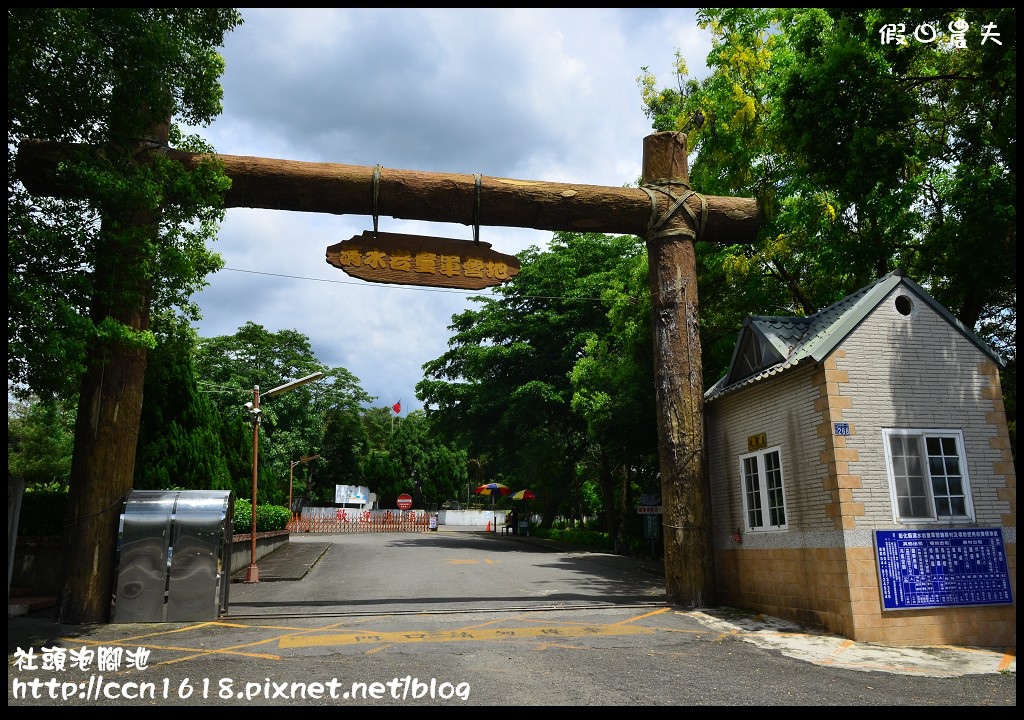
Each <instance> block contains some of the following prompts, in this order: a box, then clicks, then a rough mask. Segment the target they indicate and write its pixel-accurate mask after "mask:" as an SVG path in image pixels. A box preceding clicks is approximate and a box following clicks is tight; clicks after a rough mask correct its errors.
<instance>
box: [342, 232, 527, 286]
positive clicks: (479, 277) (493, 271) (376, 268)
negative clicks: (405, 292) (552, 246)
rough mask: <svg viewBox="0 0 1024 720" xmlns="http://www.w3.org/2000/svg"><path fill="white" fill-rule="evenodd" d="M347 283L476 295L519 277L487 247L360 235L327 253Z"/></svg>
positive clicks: (508, 260) (514, 263) (507, 258)
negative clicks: (440, 289) (443, 289)
mask: <svg viewBox="0 0 1024 720" xmlns="http://www.w3.org/2000/svg"><path fill="white" fill-rule="evenodd" d="M327 262H328V263H330V264H331V265H334V266H335V267H338V268H341V269H342V270H344V271H345V272H346V273H348V274H349V275H351V276H352V277H357V278H360V279H362V280H369V281H370V282H382V283H392V284H398V285H428V286H431V287H446V288H458V289H464V290H480V289H481V288H485V287H490V286H491V285H499V284H501V283H503V282H505V281H506V280H509V279H510V278H512V277H514V276H515V275H518V274H519V260H517V259H516V258H515V257H513V256H512V255H503V254H501V253H499V252H497V251H495V250H491V246H490V243H485V242H473V241H469V240H453V239H451V238H440V237H425V236H423V235H399V234H396V233H374V232H371V231H366V232H364V233H363V234H362V235H356V236H354V237H352V238H351V239H349V240H345V241H343V242H340V243H337V244H336V245H331V246H330V247H328V248H327Z"/></svg>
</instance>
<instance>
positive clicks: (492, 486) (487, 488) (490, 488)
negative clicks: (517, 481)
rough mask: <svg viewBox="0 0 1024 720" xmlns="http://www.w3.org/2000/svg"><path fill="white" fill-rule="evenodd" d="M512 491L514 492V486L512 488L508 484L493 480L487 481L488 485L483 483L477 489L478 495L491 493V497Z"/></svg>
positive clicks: (504, 494)
mask: <svg viewBox="0 0 1024 720" xmlns="http://www.w3.org/2000/svg"><path fill="white" fill-rule="evenodd" d="M510 492H512V488H510V487H509V486H508V485H502V484H501V483H493V482H492V483H487V484H486V485H481V486H480V487H478V488H477V489H476V494H477V495H490V496H491V497H494V496H495V495H501V496H502V497H504V496H506V495H508V494H509V493H510Z"/></svg>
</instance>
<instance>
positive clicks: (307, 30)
mask: <svg viewBox="0 0 1024 720" xmlns="http://www.w3.org/2000/svg"><path fill="white" fill-rule="evenodd" d="M241 13H242V17H243V20H244V23H243V24H242V25H241V26H240V27H239V28H238V29H236V30H235V31H234V32H233V33H231V34H230V35H229V36H228V37H227V39H226V44H225V48H224V49H223V54H224V57H225V61H226V72H225V75H224V77H223V78H222V84H223V86H224V112H223V114H222V116H221V117H220V118H218V119H217V120H216V121H215V122H214V123H213V124H212V125H211V126H210V127H209V128H202V129H200V130H199V132H200V134H202V135H203V136H204V137H205V138H207V139H208V140H209V141H210V142H211V143H212V144H213V145H214V147H215V148H216V149H217V151H218V152H220V153H223V154H229V155H251V156H259V157H271V158H285V159H291V160H302V161H314V162H336V163H343V164H349V165H360V166H367V167H372V166H374V165H377V164H380V165H382V166H384V167H385V168H387V167H391V168H397V169H402V170H418V171H425V172H453V173H479V174H482V175H489V176H495V177H508V178H518V179H530V180H545V181H553V182H580V183H587V184H592V185H608V186H614V187H619V186H622V185H624V184H627V183H631V182H635V181H636V180H637V178H638V177H639V174H640V170H641V163H642V159H643V158H642V155H643V138H644V137H645V136H647V135H649V134H650V133H651V132H652V129H651V125H650V121H649V120H648V118H646V117H645V116H644V114H643V107H642V103H641V99H640V89H639V85H638V84H637V77H638V76H639V75H640V72H641V68H642V67H648V68H649V69H650V70H651V72H653V73H654V74H655V75H656V77H657V78H658V81H659V84H660V85H662V86H671V85H673V84H674V82H675V79H674V77H673V76H672V74H671V73H672V66H673V62H674V58H675V53H676V51H677V50H679V51H681V52H682V54H683V55H684V57H685V58H686V60H687V63H688V65H689V68H690V71H691V73H694V74H697V75H703V72H704V59H705V57H706V55H707V52H708V50H709V47H710V36H709V35H708V34H707V33H706V32H705V31H701V30H699V29H698V28H697V27H696V24H695V21H694V11H693V10H692V9H668V10H665V9H653V8H640V9H626V8H610V9H593V8H587V9H581V10H573V9H567V8H499V9H493V10H488V9H479V8H474V9H467V10H459V9H430V8H428V9H413V8H384V9H379V10H376V9H369V8H355V9H338V8H328V9H313V8H296V9H284V8H269V9H247V8H242V9H241ZM698 71H700V72H698ZM370 191H371V189H370V188H367V192H370ZM378 223H379V228H380V230H382V231H390V232H406V233H412V234H421V235H435V236H444V237H456V238H465V239H467V240H468V239H472V233H473V229H472V228H471V227H470V226H467V225H458V224H439V223H421V222H412V221H403V220H397V219H394V218H391V217H386V216H382V217H380V218H378ZM372 227H373V218H372V217H370V216H354V215H348V216H331V215H320V214H314V213H299V212H282V211H268V210H251V209H242V208H234V209H231V210H228V212H227V217H226V220H225V222H224V224H223V226H222V228H221V232H220V237H219V240H218V241H217V243H216V245H215V248H214V249H215V250H216V251H217V252H219V253H220V254H221V255H222V256H223V257H224V260H225V263H226V265H227V268H228V269H226V270H223V271H221V272H219V273H217V274H216V275H214V276H212V277H211V278H210V286H209V287H208V288H207V289H205V290H204V291H203V292H202V293H200V294H199V295H198V297H197V301H198V302H199V305H200V307H201V309H202V313H203V320H202V321H201V322H200V323H199V325H198V326H197V330H198V331H199V333H200V335H202V336H203V337H213V336H217V335H227V334H232V333H234V332H235V331H236V330H237V329H238V328H239V327H241V326H242V325H244V324H245V323H246V322H248V321H252V322H255V323H257V324H260V325H263V326H264V327H266V328H267V329H268V330H271V331H278V330H284V329H290V330H296V331H298V332H300V333H302V334H304V335H306V336H307V337H309V338H310V342H311V344H312V347H313V349H314V352H315V353H316V355H317V358H318V359H319V360H320V361H322V362H324V363H325V364H327V365H329V366H332V367H336V366H341V367H344V368H345V369H347V370H348V371H349V372H351V373H352V374H354V375H355V376H356V377H358V378H359V380H360V382H361V384H362V386H363V388H364V389H365V390H366V391H367V392H369V393H370V394H371V395H374V396H376V397H377V398H378V403H377V404H379V405H390V404H392V403H394V402H396V401H397V400H399V399H401V400H402V410H403V413H404V412H407V411H409V410H413V409H416V408H418V407H420V406H421V405H420V403H419V401H418V400H416V398H415V391H414V388H415V385H416V383H417V382H418V381H419V380H420V379H421V378H422V369H421V368H422V365H423V364H424V363H425V362H428V361H430V360H433V359H435V358H437V357H439V356H440V355H441V354H443V353H444V351H445V350H446V349H447V342H448V337H449V334H448V330H447V327H448V325H449V324H450V322H451V317H452V315H453V314H456V313H458V312H461V311H463V310H464V309H466V308H469V307H475V305H473V304H471V303H469V302H468V301H467V299H466V298H467V297H469V296H470V295H475V294H485V293H486V291H481V292H479V293H471V292H461V291H437V290H432V289H427V288H410V287H407V286H397V285H381V284H378V283H368V282H365V281H362V280H358V279H356V278H351V277H349V276H348V275H346V274H345V273H344V272H342V271H341V270H338V269H337V268H335V267H333V266H330V265H328V264H327V263H326V261H325V257H324V255H325V250H326V247H327V246H328V245H332V244H334V243H337V242H340V241H341V240H346V239H348V238H350V237H352V236H354V235H358V234H360V233H362V232H363V231H364V230H370V229H372ZM480 235H481V240H483V241H485V242H489V243H491V244H492V245H493V247H494V249H495V250H498V251H499V252H503V253H507V254H515V253H517V252H520V251H521V250H523V249H524V248H526V247H527V246H530V245H537V246H543V245H544V244H545V243H546V242H547V240H548V239H549V238H550V236H551V233H550V232H547V231H536V230H529V229H522V228H496V227H487V226H484V227H482V228H481V229H480Z"/></svg>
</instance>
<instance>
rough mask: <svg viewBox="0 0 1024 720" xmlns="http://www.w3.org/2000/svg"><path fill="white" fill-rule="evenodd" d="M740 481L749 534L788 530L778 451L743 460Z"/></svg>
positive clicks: (766, 452) (753, 455) (759, 453)
mask: <svg viewBox="0 0 1024 720" xmlns="http://www.w3.org/2000/svg"><path fill="white" fill-rule="evenodd" d="M740 477H741V478H742V481H741V482H742V483H743V487H742V490H743V512H744V518H745V523H746V528H747V530H749V531H759V530H761V531H767V530H785V529H787V527H788V526H787V525H786V493H785V488H784V486H783V481H782V462H781V453H780V451H779V448H777V447H776V448H769V449H767V450H761V451H758V452H755V453H749V454H747V455H742V456H740Z"/></svg>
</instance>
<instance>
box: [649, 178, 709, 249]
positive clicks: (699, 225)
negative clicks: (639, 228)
mask: <svg viewBox="0 0 1024 720" xmlns="http://www.w3.org/2000/svg"><path fill="white" fill-rule="evenodd" d="M672 185H682V186H683V187H684V188H686V192H684V193H683V194H682V195H681V196H677V195H676V194H675V193H674V192H672V191H671V190H669V189H667V187H668V186H672ZM648 188H653V189H654V190H657V191H658V192H660V193H663V194H665V195H667V196H668V197H669V201H670V202H671V205H669V208H668V209H667V210H666V211H665V212H664V213H663V214H662V215H661V217H658V198H657V197H655V195H654V193H653V192H652V191H651V190H649V189H648ZM640 189H641V190H643V191H644V192H645V193H647V195H648V197H650V198H651V219H650V220H649V221H648V223H647V239H648V240H658V239H661V238H664V237H671V236H675V235H685V236H687V237H690V238H693V240H694V241H697V240H699V239H700V238H701V236H702V235H703V234H704V227H705V226H706V225H707V222H708V201H707V199H706V198H705V197H704V196H703V195H701V194H700V193H697V192H694V191H693V190H691V189H690V188H689V186H688V185H687V184H686V183H684V182H679V181H673V180H655V181H654V182H650V183H647V184H646V185H641V186H640ZM693 196H696V197H697V198H698V199H699V200H700V215H699V216H698V214H697V213H695V212H694V211H693V210H691V209H690V207H689V206H688V205H687V204H686V201H687V200H688V199H690V198H691V197H693ZM679 208H682V209H683V210H684V211H685V212H686V214H687V215H689V216H690V219H691V220H693V225H694V227H695V228H696V230H695V231H694V230H691V229H689V228H687V227H680V228H675V229H672V230H665V229H663V228H664V227H665V223H667V222H668V221H669V220H670V219H671V218H672V216H673V215H675V213H676V211H677V210H679Z"/></svg>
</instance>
